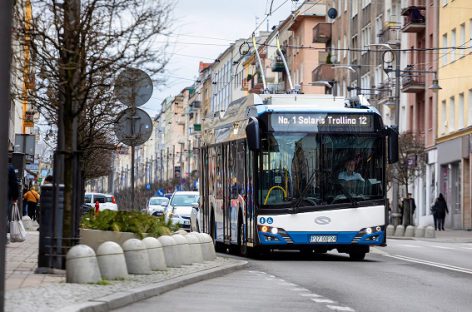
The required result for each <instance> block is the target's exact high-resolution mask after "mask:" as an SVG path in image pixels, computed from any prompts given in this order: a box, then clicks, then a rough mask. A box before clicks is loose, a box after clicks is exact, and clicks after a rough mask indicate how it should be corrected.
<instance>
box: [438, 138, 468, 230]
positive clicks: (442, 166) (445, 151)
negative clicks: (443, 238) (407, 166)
mask: <svg viewBox="0 0 472 312" xmlns="http://www.w3.org/2000/svg"><path fill="white" fill-rule="evenodd" d="M469 146H470V144H469V136H463V137H460V138H456V139H453V140H450V141H447V142H443V143H439V144H438V164H439V192H441V193H442V194H443V195H444V197H445V198H446V202H447V206H448V209H449V214H448V215H447V216H446V228H452V229H463V228H464V223H463V203H464V198H463V197H464V195H465V196H469V197H470V195H469V194H468V190H467V192H466V193H465V194H464V189H463V188H464V185H467V186H468V185H469V181H468V180H469V170H470V169H469ZM464 173H465V174H464ZM464 178H466V180H467V181H464ZM464 182H465V183H464ZM466 202H469V201H468V200H467V201H466Z"/></svg>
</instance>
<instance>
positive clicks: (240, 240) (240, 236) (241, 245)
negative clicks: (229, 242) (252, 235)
mask: <svg viewBox="0 0 472 312" xmlns="http://www.w3.org/2000/svg"><path fill="white" fill-rule="evenodd" d="M238 247H239V254H240V255H241V256H244V257H246V256H247V255H248V249H247V245H246V243H245V242H244V223H243V222H242V220H239V221H238Z"/></svg>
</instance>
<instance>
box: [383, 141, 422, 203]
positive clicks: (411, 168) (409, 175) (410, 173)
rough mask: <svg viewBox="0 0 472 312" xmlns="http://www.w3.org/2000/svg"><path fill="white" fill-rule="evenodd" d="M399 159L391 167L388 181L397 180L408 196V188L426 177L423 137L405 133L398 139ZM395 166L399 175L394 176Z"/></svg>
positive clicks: (388, 172)
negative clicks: (417, 180)
mask: <svg viewBox="0 0 472 312" xmlns="http://www.w3.org/2000/svg"><path fill="white" fill-rule="evenodd" d="M398 145H399V155H398V156H399V159H398V162H397V163H396V164H393V165H389V167H388V171H387V175H388V177H387V178H388V181H393V180H396V181H397V182H398V185H399V186H400V187H404V188H405V194H408V186H409V185H410V184H412V183H413V182H414V180H415V179H417V178H418V177H421V176H423V175H424V172H425V168H426V153H425V148H424V141H423V137H422V136H421V135H420V134H417V133H413V132H405V133H402V134H400V136H399V137H398ZM393 166H396V167H397V169H398V170H397V175H396V176H394V175H393V172H394V171H393V168H394V167H393Z"/></svg>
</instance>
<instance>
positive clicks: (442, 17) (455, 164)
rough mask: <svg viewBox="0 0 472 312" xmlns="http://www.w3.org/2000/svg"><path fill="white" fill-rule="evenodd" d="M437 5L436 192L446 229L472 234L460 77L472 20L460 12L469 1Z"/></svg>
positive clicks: (471, 104)
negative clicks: (444, 208)
mask: <svg viewBox="0 0 472 312" xmlns="http://www.w3.org/2000/svg"><path fill="white" fill-rule="evenodd" d="M438 5H439V36H440V39H439V49H440V50H439V54H437V53H436V54H435V56H436V57H437V58H439V68H438V75H439V82H440V83H441V87H442V90H440V91H439V93H438V114H437V125H438V127H437V150H438V152H437V155H438V157H437V162H438V165H439V168H438V169H439V171H438V176H439V178H438V189H439V192H441V193H443V195H444V196H445V198H446V201H447V203H448V206H449V211H450V213H449V214H448V215H447V217H446V226H447V227H450V228H455V229H472V210H471V200H470V196H471V183H470V177H471V169H472V168H471V166H470V151H471V134H472V80H471V79H470V77H467V71H464V69H467V68H470V66H472V56H471V55H470V51H471V50H470V48H471V47H472V44H471V42H472V39H471V38H472V14H471V12H470V10H464V9H463V8H466V7H470V1H466V0H454V1H451V0H449V1H446V0H441V1H438ZM451 16H453V17H454V18H451ZM455 47H457V49H456V48H455Z"/></svg>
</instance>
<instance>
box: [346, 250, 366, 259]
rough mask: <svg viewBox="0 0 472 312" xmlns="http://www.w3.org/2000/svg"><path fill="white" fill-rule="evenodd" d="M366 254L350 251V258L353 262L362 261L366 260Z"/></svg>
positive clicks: (359, 251) (361, 251)
mask: <svg viewBox="0 0 472 312" xmlns="http://www.w3.org/2000/svg"><path fill="white" fill-rule="evenodd" d="M365 254H366V252H365V251H363V250H358V249H352V250H351V251H349V258H350V259H351V260H353V261H362V260H364V258H365Z"/></svg>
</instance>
